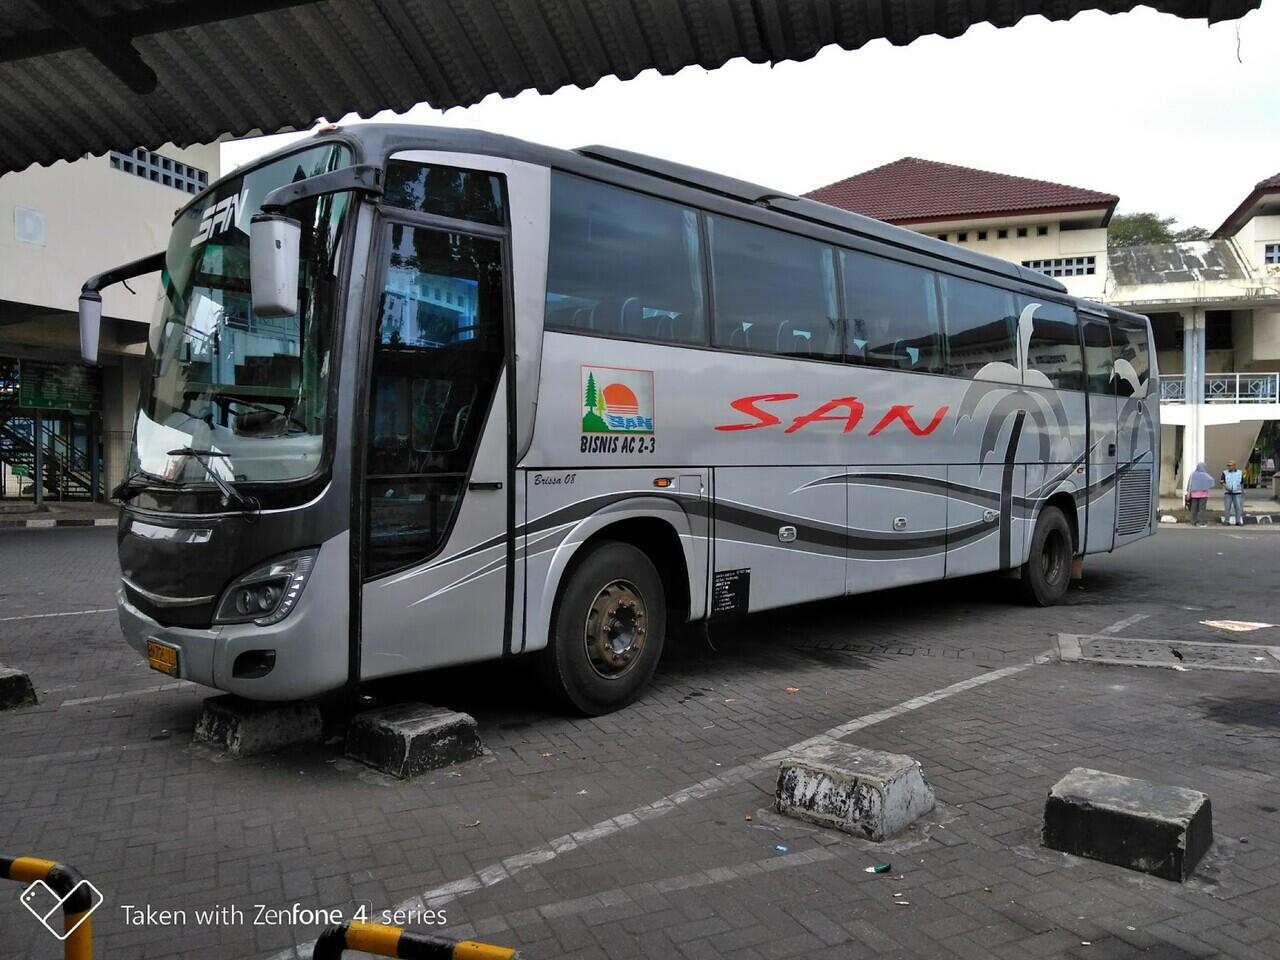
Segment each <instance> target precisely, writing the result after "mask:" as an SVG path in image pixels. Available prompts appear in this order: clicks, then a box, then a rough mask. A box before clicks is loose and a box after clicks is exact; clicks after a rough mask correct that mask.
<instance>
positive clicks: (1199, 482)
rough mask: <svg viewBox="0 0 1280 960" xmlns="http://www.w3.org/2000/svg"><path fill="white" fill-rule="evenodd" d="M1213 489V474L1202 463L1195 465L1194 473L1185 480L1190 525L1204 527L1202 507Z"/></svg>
mask: <svg viewBox="0 0 1280 960" xmlns="http://www.w3.org/2000/svg"><path fill="white" fill-rule="evenodd" d="M1212 489H1213V474H1211V473H1210V472H1209V470H1208V468H1207V467H1205V465H1204V464H1203V463H1198V464H1196V469H1195V472H1193V473H1192V474H1191V476H1190V477H1188V478H1187V505H1188V506H1190V507H1191V525H1192V526H1193V527H1203V526H1204V505H1205V504H1206V503H1208V502H1209V491H1210V490H1212Z"/></svg>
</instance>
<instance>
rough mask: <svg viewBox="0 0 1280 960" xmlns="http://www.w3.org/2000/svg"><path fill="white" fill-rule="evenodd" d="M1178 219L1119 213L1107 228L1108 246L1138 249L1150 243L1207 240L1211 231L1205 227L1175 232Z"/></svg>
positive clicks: (1153, 214) (1154, 214) (1155, 215)
mask: <svg viewBox="0 0 1280 960" xmlns="http://www.w3.org/2000/svg"><path fill="white" fill-rule="evenodd" d="M1177 222H1178V221H1177V218H1176V217H1162V216H1160V215H1159V214H1156V213H1150V212H1143V213H1118V214H1116V215H1115V216H1114V217H1112V218H1111V223H1110V224H1109V225H1108V227H1107V246H1109V247H1138V246H1142V245H1143V244H1148V243H1178V242H1181V241H1183V240H1207V239H1208V238H1209V231H1208V230H1206V229H1205V228H1204V227H1183V228H1182V229H1181V230H1175V229H1174V228H1173V225H1174V224H1175V223H1177Z"/></svg>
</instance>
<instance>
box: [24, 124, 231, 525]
mask: <svg viewBox="0 0 1280 960" xmlns="http://www.w3.org/2000/svg"><path fill="white" fill-rule="evenodd" d="M217 176H218V147H217V146H216V145H214V146H207V147H191V148H189V149H185V150H183V149H178V148H176V147H173V146H168V147H163V148H161V149H160V150H158V151H151V150H144V149H142V148H137V149H135V150H130V151H127V152H111V153H109V154H106V155H103V156H90V157H84V158H82V159H80V160H76V161H74V162H71V163H68V162H65V161H60V162H58V163H55V164H52V165H51V166H47V167H41V166H32V167H29V168H28V169H26V170H23V171H21V172H19V173H8V174H5V175H4V176H2V177H0V502H10V501H18V500H23V501H28V502H30V501H37V500H39V501H44V500H49V501H63V500H90V499H102V498H103V497H105V496H108V495H109V493H110V491H111V490H112V489H113V487H114V486H115V485H116V484H117V483H119V482H120V480H121V479H122V478H123V477H124V473H125V469H126V466H127V463H126V460H127V458H128V453H129V434H130V432H131V430H132V426H133V415H134V408H135V407H136V405H137V398H138V384H139V378H140V375H141V370H142V363H143V353H144V350H145V347H146V340H147V329H148V325H149V324H150V321H151V316H152V313H153V312H154V310H155V307H156V299H157V297H158V296H159V294H160V286H159V278H158V277H157V276H156V275H151V276H147V277H141V278H139V279H138V280H137V281H130V284H129V285H130V286H131V287H132V288H133V292H130V291H129V290H128V289H126V288H125V286H124V285H123V284H118V285H116V286H113V287H110V288H108V289H107V290H106V291H105V292H104V294H103V300H104V302H103V320H102V339H101V351H100V357H99V359H100V361H101V363H100V365H99V366H96V367H94V366H87V365H85V364H83V363H81V361H80V327H79V321H78V317H77V313H76V310H77V301H78V299H79V295H80V285H81V284H82V283H83V282H84V281H85V280H86V279H88V278H89V277H90V276H92V275H93V274H96V273H99V272H101V271H103V270H106V269H109V268H111V267H114V266H118V265H119V264H121V263H126V262H128V261H130V260H134V259H137V258H139V257H144V256H148V255H150V254H153V253H155V252H156V251H158V250H161V249H163V248H164V246H165V245H166V244H167V243H168V238H169V228H170V224H171V223H172V221H173V215H174V213H175V212H176V211H177V209H178V208H179V207H181V206H182V205H183V204H185V203H186V202H187V201H188V200H190V199H191V196H192V194H194V193H197V192H199V191H200V190H201V189H203V188H204V187H205V186H207V185H208V184H209V183H210V182H211V181H212V180H214V179H216V178H217ZM38 477H39V478H42V482H38V481H37V478H38Z"/></svg>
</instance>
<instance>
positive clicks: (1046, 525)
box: [1019, 507, 1075, 607]
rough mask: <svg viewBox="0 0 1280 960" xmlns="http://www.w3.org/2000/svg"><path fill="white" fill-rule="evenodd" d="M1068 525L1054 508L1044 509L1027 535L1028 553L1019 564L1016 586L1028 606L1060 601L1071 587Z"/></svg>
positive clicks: (1070, 546)
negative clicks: (1018, 578) (1028, 541)
mask: <svg viewBox="0 0 1280 960" xmlns="http://www.w3.org/2000/svg"><path fill="white" fill-rule="evenodd" d="M1074 551H1075V548H1074V546H1073V544H1072V538H1071V525H1070V524H1068V523H1067V518H1066V517H1065V516H1064V515H1063V513H1062V511H1061V510H1059V509H1058V508H1057V507H1045V508H1044V509H1043V510H1042V511H1040V517H1039V519H1037V520H1036V528H1035V531H1034V532H1033V533H1032V534H1031V550H1030V551H1029V552H1028V554H1027V562H1026V563H1024V564H1023V565H1022V571H1021V574H1022V575H1021V578H1020V580H1019V586H1020V587H1021V589H1022V598H1023V600H1025V601H1026V602H1027V603H1029V604H1031V605H1032V606H1037V607H1047V606H1051V605H1052V604H1055V603H1057V602H1058V601H1059V600H1061V599H1062V598H1063V597H1064V596H1065V595H1066V592H1067V587H1069V586H1070V585H1071V558H1072V556H1073V554H1074Z"/></svg>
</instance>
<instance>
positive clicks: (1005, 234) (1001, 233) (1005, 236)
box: [996, 230, 1009, 240]
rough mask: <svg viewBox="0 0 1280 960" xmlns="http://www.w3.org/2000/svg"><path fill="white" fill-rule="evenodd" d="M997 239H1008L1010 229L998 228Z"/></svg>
mask: <svg viewBox="0 0 1280 960" xmlns="http://www.w3.org/2000/svg"><path fill="white" fill-rule="evenodd" d="M996 239H997V240H1008V239H1009V231H1008V230H997V231H996Z"/></svg>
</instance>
